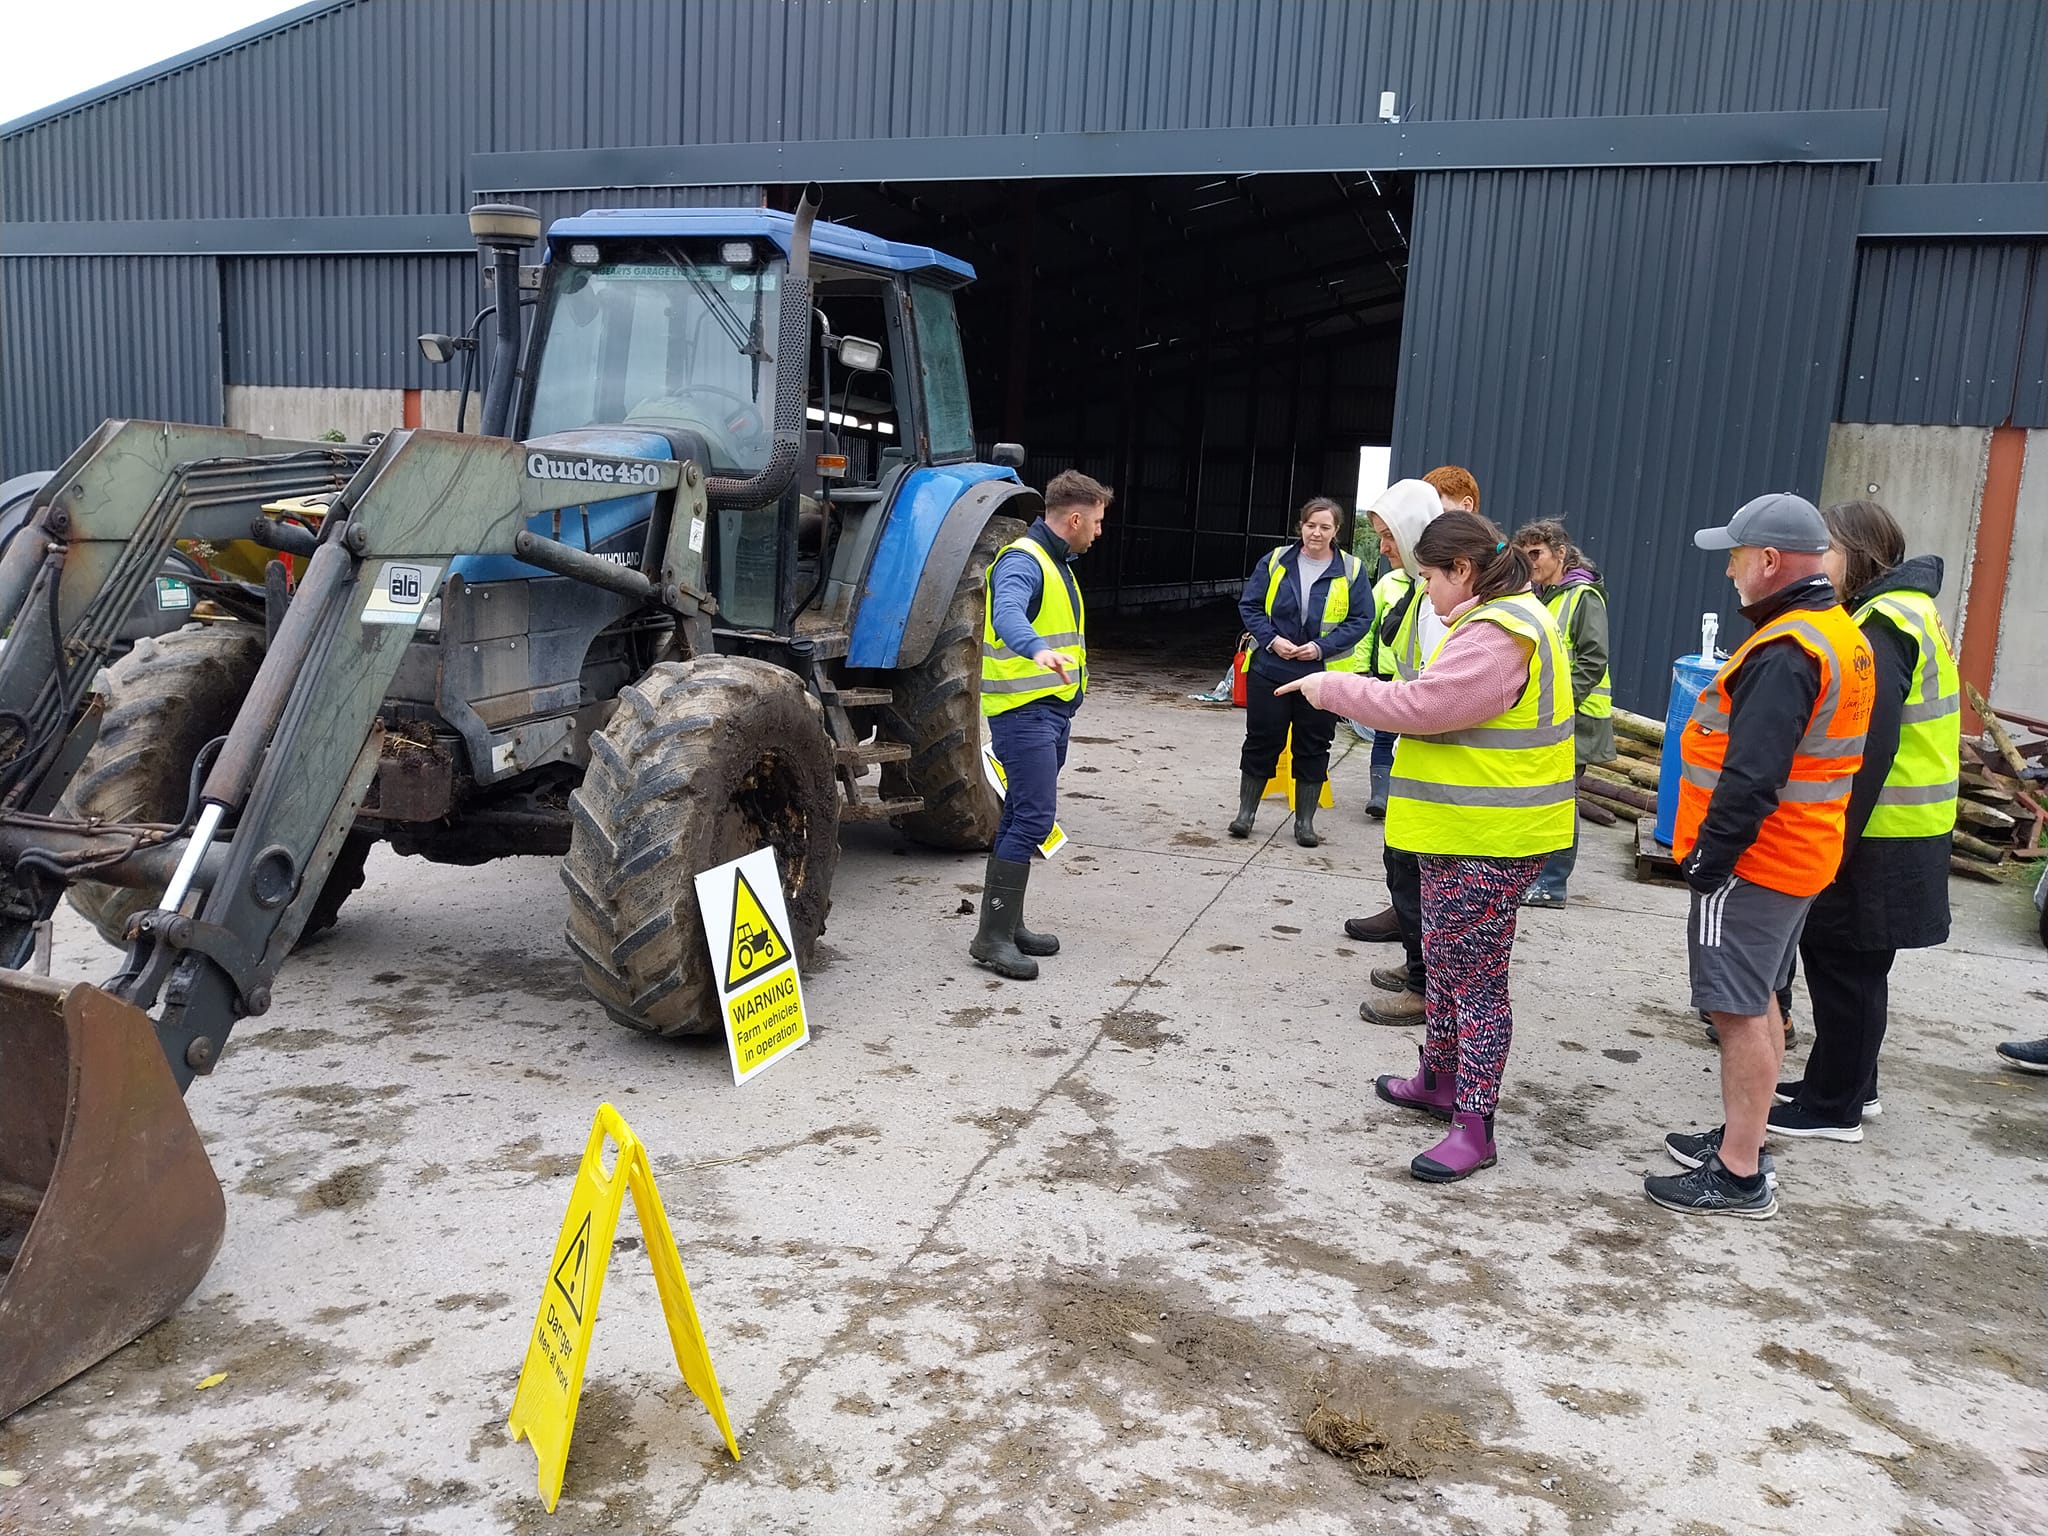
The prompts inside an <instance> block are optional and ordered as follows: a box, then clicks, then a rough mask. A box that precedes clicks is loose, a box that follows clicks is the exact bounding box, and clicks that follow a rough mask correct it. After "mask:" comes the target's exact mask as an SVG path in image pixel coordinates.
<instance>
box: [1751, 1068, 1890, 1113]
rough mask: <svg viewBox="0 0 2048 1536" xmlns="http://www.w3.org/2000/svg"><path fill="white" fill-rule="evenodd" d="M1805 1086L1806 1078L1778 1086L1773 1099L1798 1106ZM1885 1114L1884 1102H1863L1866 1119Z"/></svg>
mask: <svg viewBox="0 0 2048 1536" xmlns="http://www.w3.org/2000/svg"><path fill="white" fill-rule="evenodd" d="M1805 1086H1806V1080H1805V1079H1804V1078H1794V1079H1793V1080H1792V1081H1791V1082H1789V1083H1780V1084H1778V1087H1777V1090H1776V1091H1775V1092H1774V1093H1772V1095H1771V1098H1772V1100H1773V1101H1774V1102H1776V1103H1779V1104H1796V1103H1797V1102H1798V1101H1799V1090H1800V1089H1801V1088H1804V1087H1805ZM1883 1113H1884V1104H1883V1101H1881V1100H1879V1099H1865V1100H1864V1101H1863V1118H1864V1119H1866V1120H1875V1119H1877V1118H1878V1117H1879V1116H1881V1115H1882V1114H1883Z"/></svg>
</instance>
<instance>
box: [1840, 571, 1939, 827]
mask: <svg viewBox="0 0 2048 1536" xmlns="http://www.w3.org/2000/svg"><path fill="white" fill-rule="evenodd" d="M1873 613H1875V614H1877V615H1878V616H1879V617H1881V618H1883V619H1884V620H1886V621H1887V622H1888V623H1890V624H1892V625H1893V626H1895V627H1896V628H1897V629H1898V631H1899V633H1901V634H1903V635H1904V636H1905V637H1906V638H1907V639H1908V640H1911V641H1912V642H1913V643H1914V645H1916V646H1917V647H1918V648H1919V651H1920V656H1919V659H1918V660H1917V661H1916V662H1915V663H1914V665H1913V686H1912V687H1911V688H1910V689H1908V690H1907V693H1906V707H1905V709H1904V710H1903V711H1902V712H1901V714H1900V715H1899V752H1898V756H1896V757H1894V758H1893V759H1892V769H1891V772H1890V773H1887V774H1886V775H1885V776H1884V788H1883V789H1881V790H1879V791H1878V793H1877V804H1876V805H1875V806H1874V807H1873V808H1872V809H1871V812H1870V821H1869V823H1868V824H1867V825H1866V826H1865V827H1864V828H1863V835H1864V836H1865V837H1940V836H1941V835H1942V834H1943V833H1946V832H1953V831H1954V830H1955V825H1956V787H1957V783H1958V781H1959V779H1960V777H1961V774H1962V731H1963V721H1962V704H1963V700H1962V684H1961V682H1960V681H1959V680H1958V678H1957V675H1956V658H1955V653H1954V652H1953V651H1952V650H1951V649H1950V648H1949V643H1948V634H1947V632H1946V631H1945V630H1943V629H1942V627H1941V615H1940V613H1939V611H1937V610H1936V608H1935V606H1934V599H1933V598H1931V597H1929V596H1928V595H1927V594H1926V593H1925V592H1887V593H1885V594H1884V595H1883V596H1882V597H1873V598H1872V599H1871V600H1870V601H1869V602H1867V603H1865V604H1864V605H1863V606H1862V607H1861V608H1858V609H1857V610H1856V623H1857V626H1858V627H1859V628H1860V627H1861V626H1862V624H1863V621H1864V620H1865V619H1867V618H1868V617H1869V616H1870V615H1871V614H1873Z"/></svg>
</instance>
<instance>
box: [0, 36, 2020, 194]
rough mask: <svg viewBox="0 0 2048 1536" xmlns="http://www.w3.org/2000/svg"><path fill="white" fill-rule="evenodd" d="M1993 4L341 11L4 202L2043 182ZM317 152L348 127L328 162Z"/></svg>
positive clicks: (115, 128)
mask: <svg viewBox="0 0 2048 1536" xmlns="http://www.w3.org/2000/svg"><path fill="white" fill-rule="evenodd" d="M2044 78H2048V22H2044V17H2043V13H2042V9H2041V7H2040V6H2039V5H2036V4H2031V3H2014V0H1858V3H1854V4H1849V3H1844V0H1684V3H1682V4H1673V3H1663V0H1513V3H1510V4H1503V3H1500V0H807V3H790V4H780V5H778V4H772V3H769V0H693V3H691V4H689V5H677V4H674V3H671V0H601V3H598V0H586V3H581V4H571V3H565V0H492V3H490V4H483V3H478V0H348V3H344V4H341V5H338V6H337V7H336V8H335V9H333V10H331V11H328V12H324V13H321V14H319V15H316V16H312V17H309V18H306V19H303V20H301V21H299V22H297V23H296V24H294V25H292V26H290V27H288V28H286V29H284V30H282V31H280V32H277V33H274V34H272V35H270V36H267V37H264V38H262V39H260V40H258V41H256V42H254V43H252V44H248V45H245V46H242V47H239V48H236V49H234V50H232V51H230V52H227V53H224V54H220V55H217V56H214V57H211V58H208V59H205V60H203V61H202V62H199V63H196V64H194V65H193V66H191V67H189V68H186V69H183V70H181V71H179V72H178V73H177V74H175V75H172V76H170V77H168V78H164V79H159V80H156V81H153V82H150V83H147V84H144V85H142V86H140V87H137V88H135V89H132V90H129V91H127V92H125V93H123V94H122V95H119V96H117V97H113V98H111V99H104V100H101V101H98V102H95V103H93V104H91V105H90V106H88V107H85V108H82V109H80V110H77V111H74V112H71V113H69V114H67V115H65V116H62V117H59V118H56V119H54V120H50V121H47V122H44V123H41V124H38V125H36V126H34V127H32V128H29V129H27V130H26V131H22V132H18V133H16V134H14V135H12V136H10V138H9V139H8V141H7V143H6V148H5V165H4V170H5V176H4V178H0V217H4V218H7V219H116V218H194V217H229V216H236V217H251V216H281V215H291V214H360V213H442V212H455V211H458V210H460V208H461V207H462V206H463V195H464V192H465V190H466V189H465V188H464V187H463V184H462V183H463V172H464V161H465V157H466V156H467V155H468V154H469V153H470V152H471V151H474V150H518V149H553V148H561V147H578V146H583V145H607V144H672V143H684V144H717V143H738V142H748V141H761V140H797V139H822V140H830V139H844V138H888V137H909V136H921V135H940V134H989V133H1045V132H1073V131H1110V130H1118V129H1175V128H1187V127H1233V126H1247V125H1269V124H1294V123H1304V124H1316V123H1351V122H1362V121H1369V120H1371V118H1372V117H1373V114H1374V111H1375V109H1376V106H1377V102H1378V98H1379V92H1380V91H1381V90H1393V91H1397V92H1398V93H1399V94H1400V108H1401V111H1402V113H1403V115H1404V116H1405V117H1407V118H1408V119H1409V120H1411V121H1439V120H1446V119H1460V118H1501V117H1564V116H1597V115H1612V114H1617V113H1664V112H1751V111H1768V110H1790V109H1799V108H1850V107H1874V106H1881V107H1889V108H1890V109H1891V113H1892V116H1891V124H1890V147H1889V150H1888V153H1887V155H1886V158H1885V161H1884V163H1883V164H1882V165H1881V166H1880V167H1879V168H1878V171H1877V178H1878V180H1880V181H1887V182H1892V181H1896V182H1921V181H1947V180H1960V181H2031V180H2040V179H2044V178H2048V91H2044V90H2042V89H2041V82H2042V80H2043V79H2044ZM338 146H345V149H344V150H340V151H339V152H338V150H337V147H338Z"/></svg>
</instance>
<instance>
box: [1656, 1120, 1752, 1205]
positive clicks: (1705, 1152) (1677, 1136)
mask: <svg viewBox="0 0 2048 1536" xmlns="http://www.w3.org/2000/svg"><path fill="white" fill-rule="evenodd" d="M1727 1129H1728V1127H1726V1126H1725V1125H1717V1126H1715V1127H1714V1128H1713V1129H1712V1130H1711V1131H1700V1132H1698V1133H1697V1134H1695V1133H1693V1132H1689V1131H1673V1132H1672V1133H1671V1134H1670V1135H1669V1136H1666V1137H1665V1138H1664V1150H1665V1152H1666V1153H1667V1154H1669V1156H1670V1158H1671V1161H1673V1162H1674V1163H1676V1164H1678V1166H1679V1167H1681V1168H1697V1167H1699V1166H1700V1165H1701V1164H1702V1163H1704V1162H1705V1161H1706V1160H1707V1159H1708V1158H1710V1157H1711V1158H1713V1159H1714V1160H1715V1161H1716V1162H1719V1161H1720V1152H1721V1133H1722V1132H1723V1131H1725V1130H1727ZM1756 1165H1757V1167H1758V1168H1759V1169H1761V1170H1762V1172H1763V1176H1764V1182H1765V1183H1766V1184H1768V1185H1770V1187H1771V1188H1772V1189H1776V1188H1777V1187H1778V1160H1777V1159H1776V1158H1775V1157H1773V1156H1771V1154H1770V1153H1768V1152H1759V1153H1757V1155H1756Z"/></svg>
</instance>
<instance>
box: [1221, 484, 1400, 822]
mask: <svg viewBox="0 0 2048 1536" xmlns="http://www.w3.org/2000/svg"><path fill="white" fill-rule="evenodd" d="M1343 518H1344V513H1343V509H1342V508H1341V507H1339V506H1338V505H1337V503H1336V502H1334V501H1332V500H1330V498H1329V497H1327V496H1318V497H1316V498H1315V500H1313V501H1311V502H1310V503H1309V504H1308V505H1307V506H1305V507H1303V508H1302V509H1301V524H1300V531H1301V537H1300V539H1299V541H1297V542H1296V543H1293V544H1283V545H1281V546H1280V548H1278V549H1275V550H1269V551H1267V553H1266V554H1265V555H1263V556H1262V557H1261V558H1260V560H1259V563H1258V564H1257V565H1255V566H1253V567H1252V573H1251V575H1250V576H1249V577H1248V578H1246V580H1245V584H1244V595H1243V596H1242V597H1240V598H1239V599H1238V602H1237V612H1238V617H1239V618H1241V619H1242V620H1243V621H1244V627H1245V628H1246V629H1248V630H1250V631H1251V635H1252V639H1253V640H1254V641H1255V642H1257V643H1256V645H1255V647H1254V649H1253V651H1252V664H1251V672H1250V675H1249V676H1247V677H1246V678H1245V711H1244V751H1243V752H1242V753H1240V754H1239V756H1238V794H1237V801H1238V804H1237V819H1236V820H1235V821H1233V822H1231V824H1230V835H1231V836H1232V837H1250V836H1251V835H1252V821H1253V819H1254V818H1255V817H1257V815H1258V814H1259V801H1260V800H1262V799H1263V798H1265V793H1266V783H1267V781H1268V780H1269V779H1271V778H1272V777H1273V770H1274V768H1275V767H1276V766H1278V764H1279V761H1280V751H1281V748H1283V747H1285V746H1287V744H1288V739H1289V735H1290V733H1291V734H1292V738H1293V743H1294V748H1293V750H1294V840H1295V841H1296V842H1297V843H1299V844H1301V846H1302V847H1304V848H1313V847H1315V846H1316V845H1317V843H1319V842H1320V841H1321V839H1320V838H1318V837H1317V836H1316V801H1317V799H1318V798H1319V797H1320V796H1321V795H1322V792H1323V780H1325V779H1327V778H1328V777H1329V776H1330V742H1331V740H1332V739H1333V738H1334V737H1335V736H1336V734H1337V717H1336V716H1335V715H1333V714H1330V713H1328V712H1327V711H1325V710H1320V709H1317V708H1315V707H1314V706H1313V705H1311V704H1310V703H1309V702H1308V701H1307V700H1306V699H1303V698H1300V697H1298V696H1290V695H1280V694H1279V693H1278V689H1279V687H1280V685H1281V684H1282V683H1285V682H1290V681H1292V680H1293V679H1295V678H1297V677H1305V676H1307V675H1308V674H1309V673H1311V672H1321V671H1322V670H1323V669H1324V668H1326V667H1327V668H1330V669H1332V670H1336V671H1343V670H1346V669H1348V668H1351V667H1353V666H1355V665H1357V658H1356V656H1355V655H1354V647H1356V646H1357V644H1358V642H1359V641H1360V640H1362V639H1364V638H1365V632H1366V630H1367V629H1368V628H1369V627H1370V626H1371V624H1372V592H1371V590H1370V589H1369V588H1368V587H1367V586H1366V584H1365V567H1364V563H1363V562H1362V561H1360V560H1359V558H1358V556H1356V555H1354V554H1351V553H1349V552H1348V551H1345V550H1342V549H1339V548H1338V547H1337V529H1338V525H1339V524H1340V523H1341V522H1342V521H1343Z"/></svg>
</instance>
